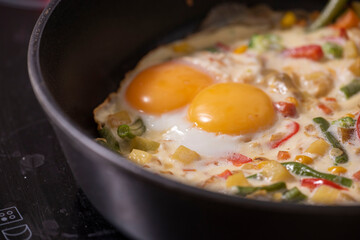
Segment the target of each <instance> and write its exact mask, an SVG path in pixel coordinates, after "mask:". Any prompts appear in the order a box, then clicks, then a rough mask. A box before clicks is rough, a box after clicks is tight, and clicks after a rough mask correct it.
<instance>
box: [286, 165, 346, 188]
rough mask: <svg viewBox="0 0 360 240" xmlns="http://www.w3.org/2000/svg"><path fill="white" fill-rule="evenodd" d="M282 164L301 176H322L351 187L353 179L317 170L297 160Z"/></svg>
mask: <svg viewBox="0 0 360 240" xmlns="http://www.w3.org/2000/svg"><path fill="white" fill-rule="evenodd" d="M282 165H283V166H285V167H286V169H287V170H289V171H290V172H292V173H293V174H295V175H298V176H302V177H314V178H322V179H326V180H329V181H332V182H334V183H338V184H340V185H342V186H345V187H351V185H352V183H353V181H352V180H351V179H349V178H346V177H341V176H337V175H334V174H329V173H322V172H318V171H316V170H315V169H313V168H311V167H309V166H307V165H305V164H302V163H298V162H285V163H282Z"/></svg>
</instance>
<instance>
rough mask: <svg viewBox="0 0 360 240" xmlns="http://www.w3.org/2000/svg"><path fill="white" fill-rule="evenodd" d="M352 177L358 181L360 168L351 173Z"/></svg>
mask: <svg viewBox="0 0 360 240" xmlns="http://www.w3.org/2000/svg"><path fill="white" fill-rule="evenodd" d="M353 178H354V179H355V180H356V181H360V170H359V171H357V172H356V173H354V174H353Z"/></svg>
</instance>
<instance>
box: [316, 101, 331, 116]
mask: <svg viewBox="0 0 360 240" xmlns="http://www.w3.org/2000/svg"><path fill="white" fill-rule="evenodd" d="M318 108H320V109H321V110H322V111H323V112H324V113H325V114H327V115H330V114H332V113H333V111H332V110H331V108H329V107H328V106H326V105H325V104H323V103H319V104H318Z"/></svg>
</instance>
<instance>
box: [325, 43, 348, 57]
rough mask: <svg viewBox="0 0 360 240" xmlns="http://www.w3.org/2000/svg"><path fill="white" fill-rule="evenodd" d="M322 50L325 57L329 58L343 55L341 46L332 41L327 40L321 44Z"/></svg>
mask: <svg viewBox="0 0 360 240" xmlns="http://www.w3.org/2000/svg"><path fill="white" fill-rule="evenodd" d="M322 50H323V52H324V54H325V56H326V57H328V58H330V59H334V58H341V57H342V55H343V48H342V47H341V46H340V45H338V44H336V43H332V42H327V43H325V44H324V45H323V46H322Z"/></svg>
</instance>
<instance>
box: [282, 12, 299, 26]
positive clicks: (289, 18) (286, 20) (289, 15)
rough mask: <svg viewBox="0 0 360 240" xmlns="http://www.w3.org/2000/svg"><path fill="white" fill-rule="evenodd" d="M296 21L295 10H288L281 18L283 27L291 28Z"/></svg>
mask: <svg viewBox="0 0 360 240" xmlns="http://www.w3.org/2000/svg"><path fill="white" fill-rule="evenodd" d="M295 23H296V15H295V13H294V12H291V11H288V12H286V13H285V14H284V16H283V17H282V19H281V23H280V24H281V27H283V28H289V27H292V26H293V25H294V24H295Z"/></svg>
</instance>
